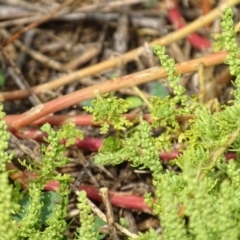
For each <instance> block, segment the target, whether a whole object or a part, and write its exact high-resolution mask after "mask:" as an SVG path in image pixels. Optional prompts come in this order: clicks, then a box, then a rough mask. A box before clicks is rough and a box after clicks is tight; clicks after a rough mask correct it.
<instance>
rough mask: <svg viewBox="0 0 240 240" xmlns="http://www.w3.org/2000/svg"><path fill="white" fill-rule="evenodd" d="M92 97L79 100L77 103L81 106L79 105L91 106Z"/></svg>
mask: <svg viewBox="0 0 240 240" xmlns="http://www.w3.org/2000/svg"><path fill="white" fill-rule="evenodd" d="M92 101H93V100H92V99H88V100H85V101H82V102H80V103H79V104H78V105H79V106H81V107H86V106H87V107H89V106H92Z"/></svg>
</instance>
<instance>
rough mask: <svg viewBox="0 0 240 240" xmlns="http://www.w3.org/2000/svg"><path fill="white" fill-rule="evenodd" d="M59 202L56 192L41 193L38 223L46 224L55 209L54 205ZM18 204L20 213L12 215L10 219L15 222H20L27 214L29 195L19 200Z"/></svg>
mask: <svg viewBox="0 0 240 240" xmlns="http://www.w3.org/2000/svg"><path fill="white" fill-rule="evenodd" d="M61 201H62V197H61V196H60V195H59V194H58V193H56V192H42V195H41V202H43V207H42V209H41V212H40V214H39V223H40V224H41V225H43V224H44V225H45V224H46V221H47V219H48V218H49V217H50V216H51V215H52V213H53V211H54V209H55V205H56V204H59V203H61ZM19 204H20V206H21V207H22V209H21V212H18V213H16V214H13V215H12V218H13V219H14V220H15V221H17V222H20V221H21V220H22V219H23V217H24V216H25V215H26V213H27V210H28V207H29V204H30V199H29V195H27V196H25V197H24V198H23V199H21V200H20V202H19Z"/></svg>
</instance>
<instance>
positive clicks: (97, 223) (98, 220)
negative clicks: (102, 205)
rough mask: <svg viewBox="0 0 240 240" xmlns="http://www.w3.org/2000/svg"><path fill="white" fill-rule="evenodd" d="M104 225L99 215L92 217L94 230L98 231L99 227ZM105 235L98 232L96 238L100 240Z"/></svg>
mask: <svg viewBox="0 0 240 240" xmlns="http://www.w3.org/2000/svg"><path fill="white" fill-rule="evenodd" d="M105 225H106V223H105V222H104V221H103V220H102V219H101V218H100V217H98V216H95V217H94V228H93V231H94V232H97V233H98V232H99V230H98V229H99V227H103V226H105ZM105 237H106V234H99V235H98V237H97V239H98V240H101V239H104V238H105Z"/></svg>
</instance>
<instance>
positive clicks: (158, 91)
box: [150, 82, 169, 99]
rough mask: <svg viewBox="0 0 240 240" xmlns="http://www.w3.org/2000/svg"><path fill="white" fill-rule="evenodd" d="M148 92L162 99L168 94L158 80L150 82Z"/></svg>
mask: <svg viewBox="0 0 240 240" xmlns="http://www.w3.org/2000/svg"><path fill="white" fill-rule="evenodd" d="M150 93H151V95H153V96H157V97H160V98H161V99H164V98H165V97H167V96H168V95H169V94H168V91H167V89H166V88H165V87H164V86H163V84H161V83H159V82H153V83H151V85H150Z"/></svg>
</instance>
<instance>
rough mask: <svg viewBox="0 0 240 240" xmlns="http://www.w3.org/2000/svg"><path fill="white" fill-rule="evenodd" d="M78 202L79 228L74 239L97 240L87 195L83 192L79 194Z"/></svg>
mask: <svg viewBox="0 0 240 240" xmlns="http://www.w3.org/2000/svg"><path fill="white" fill-rule="evenodd" d="M78 201H79V204H78V208H79V210H80V220H81V227H80V228H78V235H77V237H76V238H75V239H76V240H77V239H79V240H80V239H86V240H97V233H96V232H94V216H93V214H92V210H91V208H90V207H89V206H88V202H87V195H86V192H85V191H80V192H79V195H78Z"/></svg>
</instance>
